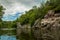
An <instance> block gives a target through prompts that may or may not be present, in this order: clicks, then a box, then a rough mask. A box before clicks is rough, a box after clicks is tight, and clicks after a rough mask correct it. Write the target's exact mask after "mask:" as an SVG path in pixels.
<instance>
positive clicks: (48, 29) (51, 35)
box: [17, 10, 60, 40]
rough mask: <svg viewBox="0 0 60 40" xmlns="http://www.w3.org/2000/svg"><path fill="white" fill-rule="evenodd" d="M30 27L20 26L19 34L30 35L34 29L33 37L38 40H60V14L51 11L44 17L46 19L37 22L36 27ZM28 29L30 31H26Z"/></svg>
mask: <svg viewBox="0 0 60 40" xmlns="http://www.w3.org/2000/svg"><path fill="white" fill-rule="evenodd" d="M18 25H20V24H18ZM30 27H31V26H30V25H28V24H27V25H23V26H22V25H20V26H18V28H17V34H20V31H23V32H25V33H29V32H30V31H31V29H32V31H33V36H34V37H35V38H36V40H60V13H55V12H54V11H53V10H50V11H48V13H47V14H46V15H45V16H44V19H42V20H40V19H38V20H36V22H35V23H34V25H33V26H32V27H31V28H30ZM26 28H28V29H27V30H26ZM29 28H30V29H29Z"/></svg>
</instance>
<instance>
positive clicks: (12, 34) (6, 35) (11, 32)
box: [0, 28, 17, 40]
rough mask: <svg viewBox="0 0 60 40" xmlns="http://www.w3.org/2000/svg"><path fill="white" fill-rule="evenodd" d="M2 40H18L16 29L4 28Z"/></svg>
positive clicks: (1, 32) (1, 34)
mask: <svg viewBox="0 0 60 40" xmlns="http://www.w3.org/2000/svg"><path fill="white" fill-rule="evenodd" d="M0 40H17V39H16V29H15V28H11V29H8V28H2V29H1V30H0Z"/></svg>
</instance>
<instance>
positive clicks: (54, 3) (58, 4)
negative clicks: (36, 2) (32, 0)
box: [17, 0, 60, 26]
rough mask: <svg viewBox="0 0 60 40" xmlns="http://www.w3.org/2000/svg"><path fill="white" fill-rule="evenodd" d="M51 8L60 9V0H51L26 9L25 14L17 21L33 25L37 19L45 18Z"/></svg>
mask: <svg viewBox="0 0 60 40" xmlns="http://www.w3.org/2000/svg"><path fill="white" fill-rule="evenodd" d="M49 10H54V11H58V10H60V0H49V1H47V2H46V3H44V4H43V3H42V4H41V6H40V7H37V6H33V8H32V9H30V10H29V11H26V12H25V14H23V15H21V17H20V18H18V20H17V21H19V22H20V23H21V24H22V25H24V24H30V25H31V26H32V25H33V24H34V22H35V21H36V20H37V19H39V18H40V19H42V18H44V15H45V14H46V13H47V12H48V11H49Z"/></svg>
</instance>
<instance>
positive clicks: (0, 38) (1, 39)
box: [0, 35, 16, 40]
mask: <svg viewBox="0 0 60 40" xmlns="http://www.w3.org/2000/svg"><path fill="white" fill-rule="evenodd" d="M0 40H16V36H8V35H1V36H0Z"/></svg>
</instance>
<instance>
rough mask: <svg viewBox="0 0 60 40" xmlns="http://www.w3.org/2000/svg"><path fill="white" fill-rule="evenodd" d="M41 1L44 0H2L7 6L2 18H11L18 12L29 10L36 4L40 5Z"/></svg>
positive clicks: (0, 2) (1, 2)
mask: <svg viewBox="0 0 60 40" xmlns="http://www.w3.org/2000/svg"><path fill="white" fill-rule="evenodd" d="M41 2H42V0H0V4H1V5H3V7H4V8H6V10H5V14H4V16H3V18H2V19H3V20H10V19H11V18H12V16H16V13H17V12H20V13H21V12H24V11H27V10H29V9H31V8H32V6H34V5H36V6H39V5H40V3H41ZM12 20H13V19H12Z"/></svg>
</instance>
